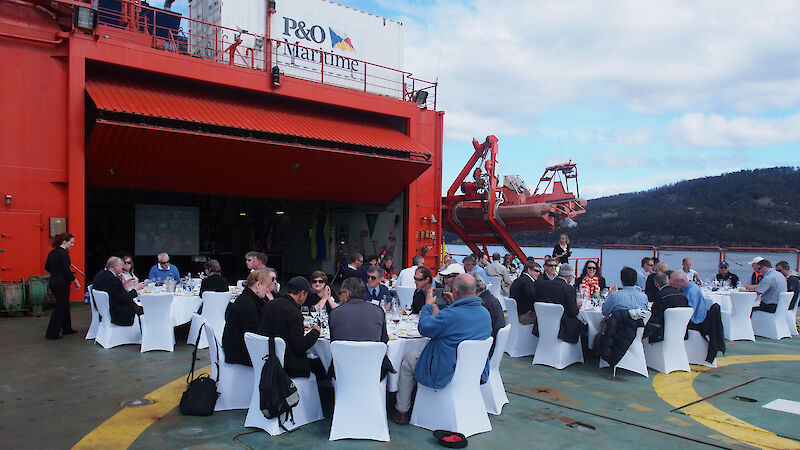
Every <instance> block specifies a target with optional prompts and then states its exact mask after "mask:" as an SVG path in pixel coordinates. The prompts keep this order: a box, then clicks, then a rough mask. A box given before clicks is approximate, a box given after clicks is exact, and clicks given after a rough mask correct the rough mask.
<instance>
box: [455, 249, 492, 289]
mask: <svg viewBox="0 0 800 450" xmlns="http://www.w3.org/2000/svg"><path fill="white" fill-rule="evenodd" d="M461 262H462V263H463V264H464V272H465V273H469V274H473V275H478V276H479V277H481V278H482V279H483V282H484V283H488V282H489V278H488V275H486V271H485V270H484V269H483V267H481V266H479V265H478V262H477V261H476V260H475V257H474V256H471V255H468V256H465V257H464V259H463V260H462V261H461Z"/></svg>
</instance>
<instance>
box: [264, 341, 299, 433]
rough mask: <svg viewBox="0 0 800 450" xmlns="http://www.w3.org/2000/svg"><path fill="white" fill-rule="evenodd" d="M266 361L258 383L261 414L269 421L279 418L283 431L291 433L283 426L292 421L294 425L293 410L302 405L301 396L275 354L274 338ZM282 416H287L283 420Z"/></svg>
mask: <svg viewBox="0 0 800 450" xmlns="http://www.w3.org/2000/svg"><path fill="white" fill-rule="evenodd" d="M264 361H265V362H264V367H263V368H262V369H261V381H260V382H259V383H258V390H259V397H260V405H259V406H260V408H261V412H262V413H263V414H264V417H266V418H267V419H274V418H276V417H277V418H278V425H279V426H280V427H281V429H283V430H284V431H289V430H287V429H286V427H285V426H283V422H285V421H287V420H290V421H291V422H292V423H294V414H293V413H292V409H293V408H294V407H295V406H297V404H298V403H300V396H299V395H298V394H297V387H295V385H294V383H292V379H291V378H289V376H288V375H286V371H284V370H283V366H281V362H280V360H279V359H278V355H276V354H275V338H274V337H272V336H271V337H270V338H269V354H268V355H267V356H265V357H264ZM281 414H285V416H284V418H283V419H281V417H280V416H281Z"/></svg>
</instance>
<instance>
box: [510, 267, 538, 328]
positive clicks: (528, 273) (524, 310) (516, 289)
mask: <svg viewBox="0 0 800 450" xmlns="http://www.w3.org/2000/svg"><path fill="white" fill-rule="evenodd" d="M541 273H542V268H541V266H540V265H539V263H537V262H535V261H528V262H526V263H525V265H524V266H523V267H522V274H521V275H520V276H518V277H517V279H516V280H514V282H513V283H511V288H509V290H508V291H509V297H511V298H513V299H514V300H515V301H516V302H517V315H518V316H519V323H521V324H522V325H529V324H532V323H533V322H535V321H536V314H535V313H534V311H533V302H534V301H535V299H536V282H537V279H538V278H539V274H541Z"/></svg>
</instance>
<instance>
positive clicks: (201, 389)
mask: <svg viewBox="0 0 800 450" xmlns="http://www.w3.org/2000/svg"><path fill="white" fill-rule="evenodd" d="M202 335H203V333H202V328H201V330H200V333H198V334H197V342H195V344H194V351H193V352H192V370H191V372H190V373H189V376H188V377H186V391H184V393H183V395H181V402H180V404H179V405H178V409H179V410H180V412H181V414H183V415H185V416H210V415H211V414H213V413H214V406H215V405H216V404H217V398H218V397H219V392H217V382H218V381H219V363H218V362H217V379H216V380H213V379H212V378H211V377H209V376H208V375H206V374H203V375H200V376H199V377H197V378H194V362H195V361H196V360H197V347H198V346H199V345H200V336H202ZM216 350H217V361H219V349H218V348H217V349H216ZM208 351H209V352H210V351H211V348H209V349H208ZM193 378H194V379H193Z"/></svg>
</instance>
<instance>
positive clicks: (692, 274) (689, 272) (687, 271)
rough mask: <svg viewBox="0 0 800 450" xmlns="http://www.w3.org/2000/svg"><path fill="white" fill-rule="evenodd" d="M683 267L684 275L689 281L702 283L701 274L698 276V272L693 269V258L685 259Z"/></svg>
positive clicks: (682, 262)
mask: <svg viewBox="0 0 800 450" xmlns="http://www.w3.org/2000/svg"><path fill="white" fill-rule="evenodd" d="M681 267H682V268H683V273H684V275H685V276H686V279H687V280H689V281H691V282H696V281H700V274H698V273H697V271H696V270H694V269H692V260H691V258H683V261H681Z"/></svg>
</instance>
